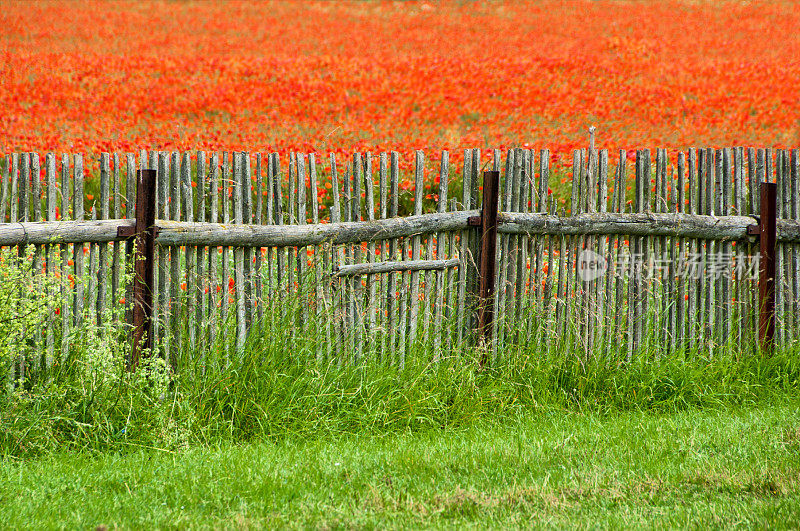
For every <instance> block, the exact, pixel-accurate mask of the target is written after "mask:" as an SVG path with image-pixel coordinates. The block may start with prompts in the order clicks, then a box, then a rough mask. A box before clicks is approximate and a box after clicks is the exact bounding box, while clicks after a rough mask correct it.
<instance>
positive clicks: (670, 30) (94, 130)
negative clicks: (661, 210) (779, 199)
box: [0, 1, 800, 161]
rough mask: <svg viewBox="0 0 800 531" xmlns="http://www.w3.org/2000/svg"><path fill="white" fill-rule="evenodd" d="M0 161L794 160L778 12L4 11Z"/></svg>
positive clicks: (694, 8) (305, 7) (462, 5)
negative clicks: (288, 156) (214, 152)
mask: <svg viewBox="0 0 800 531" xmlns="http://www.w3.org/2000/svg"><path fill="white" fill-rule="evenodd" d="M0 24H1V25H2V28H3V29H2V40H0V57H2V61H0V109H2V111H1V112H0V152H3V153H7V152H10V151H21V150H25V151H33V150H36V151H51V150H52V151H68V152H78V151H82V152H98V151H135V150H138V149H141V148H154V149H169V150H171V149H180V150H184V149H237V150H239V149H241V150H250V151H280V152H287V151H290V150H298V151H306V152H310V151H316V152H320V153H327V152H329V151H333V152H339V153H349V152H352V151H353V150H360V151H365V150H371V151H380V150H384V149H396V150H399V151H401V152H403V153H406V154H407V153H410V152H411V151H412V150H414V149H426V150H428V151H429V152H436V151H438V150H439V149H450V150H451V151H452V152H453V155H454V157H453V159H454V161H455V159H457V157H458V153H459V150H460V148H466V147H482V148H505V147H510V146H519V145H521V146H525V145H527V146H530V147H537V148H538V147H548V148H550V149H551V150H553V151H555V152H560V153H565V152H566V151H568V150H569V149H570V148H573V147H576V146H585V144H586V138H587V137H586V128H587V127H588V126H589V125H595V126H597V128H598V133H597V134H598V143H599V144H600V145H602V146H603V147H608V148H612V149H613V148H625V149H635V148H637V147H650V148H653V147H672V148H676V149H678V148H685V147H689V146H705V145H714V146H719V145H726V146H728V145H759V146H773V147H789V146H796V145H798V144H800V112H798V111H800V98H798V95H799V94H798V92H800V84H798V80H800V62H799V61H798V57H800V33H799V32H798V31H797V30H798V28H799V27H800V10H797V9H796V5H795V4H793V3H791V2H785V3H771V4H766V5H765V4H761V3H727V2H713V3H707V2H695V1H691V2H677V1H670V2H661V3H658V4H655V3H653V4H651V3H649V2H603V1H600V2H537V3H532V4H528V3H522V2H515V3H509V4H504V3H494V2H491V3H473V2H454V3H434V2H429V3H412V2H339V3H333V2H318V3H272V2H263V3H257V4H255V5H250V4H245V3H224V4H217V3H212V2H183V1H165V2H157V3H136V4H129V3H106V2H99V3H98V2H77V1H76V2H40V3H36V4H33V3H30V2H9V1H6V2H3V3H2V5H0Z"/></svg>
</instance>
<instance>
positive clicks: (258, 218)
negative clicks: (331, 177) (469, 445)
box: [253, 153, 319, 323]
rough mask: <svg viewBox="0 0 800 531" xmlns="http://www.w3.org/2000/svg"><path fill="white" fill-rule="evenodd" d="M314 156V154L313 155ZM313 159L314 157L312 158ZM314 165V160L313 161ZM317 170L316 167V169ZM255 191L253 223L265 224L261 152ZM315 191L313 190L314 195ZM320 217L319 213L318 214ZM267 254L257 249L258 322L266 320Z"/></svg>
mask: <svg viewBox="0 0 800 531" xmlns="http://www.w3.org/2000/svg"><path fill="white" fill-rule="evenodd" d="M312 157H313V155H312ZM312 161H313V158H312ZM312 167H313V162H312ZM314 172H316V169H314ZM255 181H256V185H255V192H256V211H255V219H254V220H253V223H254V224H255V225H263V224H264V195H263V193H262V191H263V174H262V167H261V153H256V174H255ZM313 195H314V192H313V191H312V196H313ZM317 217H319V214H317ZM265 255H266V248H264V247H259V248H257V249H256V250H255V264H254V265H255V290H256V292H255V305H256V315H257V316H258V322H259V323H263V321H264V287H263V279H264V274H263V271H262V269H263V267H264V264H263V263H262V261H263V257H264V256H265Z"/></svg>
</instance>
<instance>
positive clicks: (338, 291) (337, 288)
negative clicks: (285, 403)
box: [330, 153, 346, 364]
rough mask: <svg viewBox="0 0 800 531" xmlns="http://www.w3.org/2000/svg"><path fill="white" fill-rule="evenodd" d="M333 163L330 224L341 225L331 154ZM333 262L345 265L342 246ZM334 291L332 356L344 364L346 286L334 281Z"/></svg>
mask: <svg viewBox="0 0 800 531" xmlns="http://www.w3.org/2000/svg"><path fill="white" fill-rule="evenodd" d="M330 161H331V195H332V196H333V198H332V199H333V204H332V205H331V212H330V222H331V223H339V222H340V221H341V220H342V217H341V209H340V205H339V203H340V197H339V176H338V173H337V169H336V156H335V155H334V154H333V153H331V154H330ZM331 260H332V262H333V267H334V269H335V268H338V267H339V266H341V265H344V252H343V249H342V246H341V245H334V246H333V249H332V259H331ZM332 290H333V308H334V315H333V316H332V317H333V325H334V326H333V335H334V337H335V341H334V343H335V348H332V349H331V350H332V352H331V354H332V355H335V356H336V358H337V361H338V363H339V364H341V362H342V357H343V353H342V345H343V344H344V340H345V334H346V326H345V323H346V319H345V306H344V304H345V299H344V286H343V282H342V281H341V279H334V280H333V281H332Z"/></svg>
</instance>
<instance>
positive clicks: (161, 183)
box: [128, 152, 172, 359]
mask: <svg viewBox="0 0 800 531" xmlns="http://www.w3.org/2000/svg"><path fill="white" fill-rule="evenodd" d="M135 175H136V172H135V170H134V171H133V172H132V173H128V179H129V180H131V181H134V182H135V181H136V179H135V178H134V177H135ZM156 197H157V200H156V219H169V204H168V199H169V153H166V152H161V153H159V154H158V164H157V168H156ZM135 201H136V199H135V196H133V197H131V198H129V202H128V204H129V205H131V207H130V208H131V214H132V215H131V216H129V218H130V219H133V218H134V217H135V216H136V212H135ZM130 244H131V252H132V246H133V240H132V239H131V241H130ZM155 252H156V254H157V256H158V258H157V262H158V279H157V282H156V293H157V294H158V296H157V297H154V300H155V302H156V308H155V309H156V315H157V316H158V319H157V320H156V322H155V323H154V324H153V335H154V336H155V338H156V339H157V340H158V344H159V345H160V347H161V350H162V352H163V353H164V355H165V356H166V358H167V359H169V356H170V354H171V348H170V347H171V344H172V339H171V335H170V333H169V288H170V276H169V255H170V249H169V248H168V247H162V246H159V245H156V246H155ZM128 256H131V254H128ZM153 276H155V275H153Z"/></svg>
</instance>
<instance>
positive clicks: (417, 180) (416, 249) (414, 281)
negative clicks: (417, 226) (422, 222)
mask: <svg viewBox="0 0 800 531" xmlns="http://www.w3.org/2000/svg"><path fill="white" fill-rule="evenodd" d="M424 163H425V155H424V153H423V152H422V151H417V152H416V155H415V164H414V215H415V216H422V195H423V182H424V179H423V177H424ZM439 215H441V214H439ZM434 229H439V227H434ZM429 232H432V231H429ZM419 234H420V233H417V234H415V235H414V237H413V239H412V243H411V259H412V260H419V258H420V256H419V254H420V246H421V243H422V239H421V238H420V236H419ZM418 314H419V272H418V271H412V273H411V313H410V316H409V332H408V341H409V344H412V345H413V344H414V342H415V341H416V339H417V319H418Z"/></svg>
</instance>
